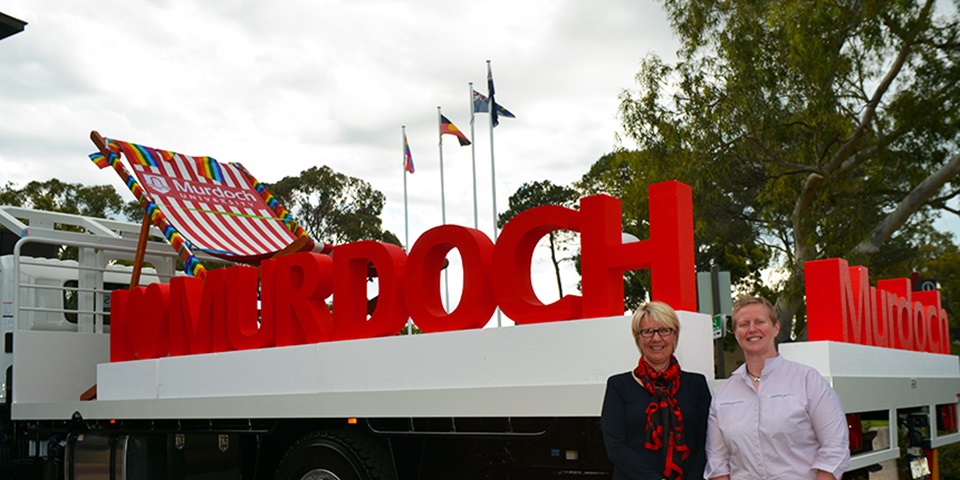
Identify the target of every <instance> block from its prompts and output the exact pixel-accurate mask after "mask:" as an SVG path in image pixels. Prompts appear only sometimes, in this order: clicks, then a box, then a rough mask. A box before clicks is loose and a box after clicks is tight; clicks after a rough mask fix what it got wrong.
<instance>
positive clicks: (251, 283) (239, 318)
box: [227, 266, 276, 350]
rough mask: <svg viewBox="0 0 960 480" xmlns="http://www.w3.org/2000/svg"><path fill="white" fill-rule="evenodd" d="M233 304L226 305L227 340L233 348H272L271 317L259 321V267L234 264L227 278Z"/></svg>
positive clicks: (273, 338)
mask: <svg viewBox="0 0 960 480" xmlns="http://www.w3.org/2000/svg"><path fill="white" fill-rule="evenodd" d="M227 289H228V291H229V292H230V304H229V305H227V340H228V342H229V344H230V347H231V348H232V349H234V350H250V349H254V348H265V347H272V346H274V345H275V344H276V331H275V330H274V325H273V322H272V321H271V320H272V318H270V317H267V321H265V322H258V321H257V313H258V310H257V293H258V292H257V269H256V268H255V267H239V266H238V267H231V268H230V278H229V279H228V280H227Z"/></svg>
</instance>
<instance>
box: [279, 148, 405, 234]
mask: <svg viewBox="0 0 960 480" xmlns="http://www.w3.org/2000/svg"><path fill="white" fill-rule="evenodd" d="M267 189H268V190H270V192H271V193H273V194H274V195H276V196H277V198H279V199H280V202H281V203H283V204H284V205H285V206H286V207H287V208H288V209H289V210H290V212H291V214H292V215H293V217H294V218H296V219H297V221H298V222H300V225H301V226H302V227H303V228H304V229H305V230H306V231H307V232H308V233H310V235H311V236H312V237H313V238H314V239H316V240H317V241H321V242H327V243H331V244H334V245H336V244H340V243H347V242H354V241H358V240H379V241H383V242H387V243H392V244H395V245H400V240H399V239H398V238H397V236H396V235H394V234H393V233H391V232H390V231H389V230H383V227H382V225H381V223H382V222H381V220H380V213H381V212H382V211H383V206H384V203H385V202H386V197H384V195H383V194H382V193H380V192H379V191H378V190H375V189H374V188H373V187H371V186H370V184H369V183H367V182H366V181H364V180H361V179H359V178H354V177H349V176H347V175H344V174H342V173H338V172H335V171H333V169H331V168H330V167H327V166H322V167H310V168H309V169H307V170H304V171H302V172H300V175H299V176H295V177H294V176H288V177H284V178H282V179H281V180H280V181H278V182H276V183H273V184H267Z"/></svg>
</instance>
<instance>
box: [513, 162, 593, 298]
mask: <svg viewBox="0 0 960 480" xmlns="http://www.w3.org/2000/svg"><path fill="white" fill-rule="evenodd" d="M579 197H580V195H579V194H578V193H577V191H576V190H574V189H572V188H570V187H564V186H562V185H555V184H554V183H552V182H550V181H549V180H544V181H540V182H527V183H524V184H523V185H521V186H520V188H518V189H517V191H516V192H514V194H513V195H511V196H510V198H509V200H508V202H509V207H510V208H508V209H507V211H506V212H503V213H501V214H500V216H499V217H498V219H497V226H498V227H500V228H503V226H504V225H506V224H507V222H509V221H510V219H511V218H513V217H515V216H517V214H519V213H520V212H523V211H524V210H529V209H531V208H534V207H541V206H544V205H560V206H562V207H567V208H575V206H576V203H577V199H578V198H579ZM548 237H549V241H550V261H551V262H553V271H554V274H555V275H556V278H557V291H558V292H560V297H561V298H562V297H563V283H562V282H561V280H560V262H562V261H564V260H570V259H572V258H573V257H567V258H559V259H558V258H557V251H558V250H561V251H566V250H567V249H568V248H567V246H566V244H567V241H568V240H570V239H571V238H572V237H573V232H569V231H552V232H550V234H549V235H548Z"/></svg>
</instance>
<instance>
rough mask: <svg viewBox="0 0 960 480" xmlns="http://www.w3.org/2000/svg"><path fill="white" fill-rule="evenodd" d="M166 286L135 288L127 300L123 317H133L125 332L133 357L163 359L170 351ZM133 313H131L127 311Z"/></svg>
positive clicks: (152, 285)
mask: <svg viewBox="0 0 960 480" xmlns="http://www.w3.org/2000/svg"><path fill="white" fill-rule="evenodd" d="M169 303H170V285H167V284H165V283H151V284H150V285H149V286H147V287H146V288H144V287H136V288H134V289H132V290H131V291H130V295H129V296H128V297H127V306H128V308H127V318H136V319H137V321H136V322H135V323H132V324H131V325H130V329H129V330H128V332H129V335H130V340H131V343H132V344H133V350H134V355H135V356H136V358H138V359H141V360H142V359H145V358H161V357H166V356H167V353H168V352H169V351H170V345H169V343H170V342H169V338H170V337H169V335H170V330H169V327H168V325H169V323H168V322H169V317H168V316H167V309H168V305H169ZM130 307H132V308H133V311H132V312H131V308H130Z"/></svg>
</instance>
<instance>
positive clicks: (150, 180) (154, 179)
mask: <svg viewBox="0 0 960 480" xmlns="http://www.w3.org/2000/svg"><path fill="white" fill-rule="evenodd" d="M143 179H144V180H146V182H147V185H149V186H150V188H152V189H154V190H156V191H157V193H161V194H163V193H167V192H169V191H170V185H169V184H167V179H166V178H163V177H158V176H156V175H144V176H143Z"/></svg>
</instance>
